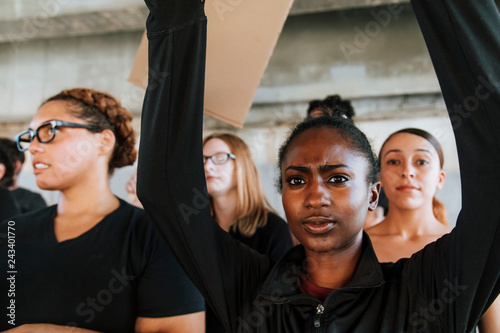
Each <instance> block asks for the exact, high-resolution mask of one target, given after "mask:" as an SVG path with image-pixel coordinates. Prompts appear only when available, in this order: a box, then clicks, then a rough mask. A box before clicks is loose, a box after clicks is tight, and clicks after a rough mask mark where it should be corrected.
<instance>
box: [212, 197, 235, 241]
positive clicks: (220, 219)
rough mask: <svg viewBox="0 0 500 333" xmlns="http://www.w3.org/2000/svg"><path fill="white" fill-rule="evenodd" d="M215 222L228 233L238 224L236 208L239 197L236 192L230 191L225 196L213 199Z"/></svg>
mask: <svg viewBox="0 0 500 333" xmlns="http://www.w3.org/2000/svg"><path fill="white" fill-rule="evenodd" d="M212 202H213V208H214V215H215V220H216V221H217V223H218V224H219V226H220V227H221V228H222V229H224V231H226V232H228V231H229V229H230V228H231V226H232V225H233V224H234V223H236V207H237V202H238V197H237V194H236V191H235V190H234V191H230V192H229V193H227V194H224V195H218V196H215V197H212Z"/></svg>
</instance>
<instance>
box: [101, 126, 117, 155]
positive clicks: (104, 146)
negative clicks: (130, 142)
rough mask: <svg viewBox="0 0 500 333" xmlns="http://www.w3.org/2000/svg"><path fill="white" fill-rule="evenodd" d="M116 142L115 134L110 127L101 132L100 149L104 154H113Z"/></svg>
mask: <svg viewBox="0 0 500 333" xmlns="http://www.w3.org/2000/svg"><path fill="white" fill-rule="evenodd" d="M115 142H116V137H115V134H114V133H113V131H111V130H110V129H105V130H104V131H102V132H100V133H99V151H100V152H101V153H102V154H104V155H107V154H110V153H111V154H112V153H113V150H114V149H115Z"/></svg>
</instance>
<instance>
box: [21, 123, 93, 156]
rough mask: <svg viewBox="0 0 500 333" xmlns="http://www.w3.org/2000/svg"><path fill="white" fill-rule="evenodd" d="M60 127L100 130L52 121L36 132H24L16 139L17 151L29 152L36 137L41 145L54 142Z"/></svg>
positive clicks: (90, 126)
mask: <svg viewBox="0 0 500 333" xmlns="http://www.w3.org/2000/svg"><path fill="white" fill-rule="evenodd" d="M58 127H73V128H85V129H88V130H89V131H92V132H99V131H100V130H99V129H98V128H97V127H95V126H92V125H85V124H76V123H69V122H67V121H61V120H51V121H48V122H46V123H43V124H42V125H40V126H39V127H38V128H37V129H36V130H32V129H28V130H26V131H22V132H21V133H19V134H18V135H16V136H15V137H14V140H15V141H16V143H17V149H18V150H19V151H26V150H28V148H29V146H30V144H31V142H32V141H33V139H34V138H35V137H36V138H37V139H38V142H40V143H49V142H50V141H52V140H54V138H55V136H56V133H57V132H58V130H57V128H58Z"/></svg>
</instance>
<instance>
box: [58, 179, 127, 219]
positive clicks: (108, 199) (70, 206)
mask: <svg viewBox="0 0 500 333" xmlns="http://www.w3.org/2000/svg"><path fill="white" fill-rule="evenodd" d="M96 178H98V179H96ZM118 206H119V200H118V199H117V198H116V197H115V196H114V195H113V193H112V192H111V189H110V187H109V180H108V177H107V175H106V176H102V177H94V178H93V179H92V180H81V181H79V183H78V184H76V185H74V186H71V187H69V188H67V189H64V190H61V192H60V195H59V200H58V203H57V215H58V216H78V217H83V216H87V217H90V216H105V215H107V214H109V213H111V212H112V211H113V210H115V209H116V208H118Z"/></svg>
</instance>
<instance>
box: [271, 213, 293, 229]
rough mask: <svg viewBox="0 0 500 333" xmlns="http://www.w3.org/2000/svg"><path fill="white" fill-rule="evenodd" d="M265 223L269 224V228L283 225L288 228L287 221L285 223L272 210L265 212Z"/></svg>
mask: <svg viewBox="0 0 500 333" xmlns="http://www.w3.org/2000/svg"><path fill="white" fill-rule="evenodd" d="M267 225H269V228H272V229H278V228H283V227H286V228H288V223H286V221H285V220H283V219H282V218H281V217H280V216H279V215H277V214H275V213H273V212H268V213H267Z"/></svg>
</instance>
